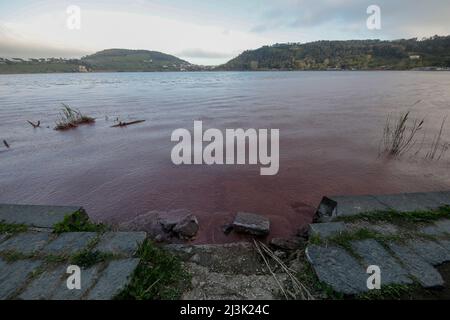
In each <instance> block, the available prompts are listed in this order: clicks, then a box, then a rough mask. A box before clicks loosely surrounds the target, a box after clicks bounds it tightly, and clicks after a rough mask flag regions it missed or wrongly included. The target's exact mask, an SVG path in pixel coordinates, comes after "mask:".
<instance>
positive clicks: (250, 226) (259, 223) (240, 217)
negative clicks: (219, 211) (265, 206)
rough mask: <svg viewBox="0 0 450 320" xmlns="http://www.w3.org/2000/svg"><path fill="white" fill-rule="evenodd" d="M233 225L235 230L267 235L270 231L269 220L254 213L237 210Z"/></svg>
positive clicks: (255, 234)
mask: <svg viewBox="0 0 450 320" xmlns="http://www.w3.org/2000/svg"><path fill="white" fill-rule="evenodd" d="M233 227H234V229H235V230H236V232H242V233H248V234H251V235H254V236H267V235H268V234H269V231H270V221H269V219H267V218H265V217H263V216H260V215H257V214H254V213H247V212H238V213H237V215H236V218H235V219H234V221H233Z"/></svg>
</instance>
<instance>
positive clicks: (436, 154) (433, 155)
mask: <svg viewBox="0 0 450 320" xmlns="http://www.w3.org/2000/svg"><path fill="white" fill-rule="evenodd" d="M446 121H447V117H445V118H444V119H443V120H442V124H441V128H440V129H439V132H438V133H437V134H436V135H435V136H434V138H433V141H432V143H431V146H430V150H429V151H428V152H427V154H426V156H425V158H426V159H428V160H440V159H441V158H442V157H443V156H444V155H445V153H446V152H447V151H448V149H449V148H450V143H448V142H442V133H443V132H444V126H445V122H446Z"/></svg>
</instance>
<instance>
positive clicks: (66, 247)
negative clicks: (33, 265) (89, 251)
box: [42, 232, 97, 255]
mask: <svg viewBox="0 0 450 320" xmlns="http://www.w3.org/2000/svg"><path fill="white" fill-rule="evenodd" d="M96 236H97V234H96V233H95V232H68V233H63V234H61V235H59V236H58V238H56V239H55V240H53V241H51V242H50V243H49V244H47V245H46V246H45V247H44V248H43V249H42V252H43V253H45V254H54V255H64V254H65V255H73V254H75V253H76V252H78V251H82V250H83V249H85V248H86V247H87V245H88V244H89V243H90V242H91V241H93V240H94V239H95V238H96Z"/></svg>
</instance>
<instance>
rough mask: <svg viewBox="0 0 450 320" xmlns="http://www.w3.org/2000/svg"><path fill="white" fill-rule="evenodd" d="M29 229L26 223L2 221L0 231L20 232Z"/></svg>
mask: <svg viewBox="0 0 450 320" xmlns="http://www.w3.org/2000/svg"><path fill="white" fill-rule="evenodd" d="M26 231H28V227H27V226H26V225H24V224H10V223H4V222H0V233H20V232H26Z"/></svg>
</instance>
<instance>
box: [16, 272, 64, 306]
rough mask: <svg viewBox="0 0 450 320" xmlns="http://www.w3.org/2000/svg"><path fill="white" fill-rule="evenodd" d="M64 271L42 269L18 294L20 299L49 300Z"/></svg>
mask: <svg viewBox="0 0 450 320" xmlns="http://www.w3.org/2000/svg"><path fill="white" fill-rule="evenodd" d="M63 273H64V271H63V270H62V269H61V268H60V269H57V270H50V271H44V272H43V273H41V274H40V275H39V276H38V277H37V278H36V279H34V280H33V281H32V282H31V283H30V284H29V285H28V286H27V288H26V289H25V291H24V292H23V293H21V294H20V295H19V299H22V300H49V299H50V297H51V296H52V295H53V293H54V292H55V290H56V289H57V288H58V285H59V283H60V282H61V279H62V276H63Z"/></svg>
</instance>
